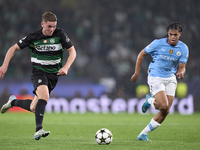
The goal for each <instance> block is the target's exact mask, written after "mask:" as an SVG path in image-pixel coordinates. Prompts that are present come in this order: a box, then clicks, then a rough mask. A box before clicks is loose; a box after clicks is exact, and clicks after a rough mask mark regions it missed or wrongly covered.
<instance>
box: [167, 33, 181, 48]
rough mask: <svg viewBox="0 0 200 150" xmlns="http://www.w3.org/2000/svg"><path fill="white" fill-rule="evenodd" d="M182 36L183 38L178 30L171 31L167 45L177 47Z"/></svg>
mask: <svg viewBox="0 0 200 150" xmlns="http://www.w3.org/2000/svg"><path fill="white" fill-rule="evenodd" d="M180 36H181V33H180V32H178V30H169V31H168V39H167V43H169V45H172V46H175V45H177V43H178V40H179V38H180Z"/></svg>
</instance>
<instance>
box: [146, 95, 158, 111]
mask: <svg viewBox="0 0 200 150" xmlns="http://www.w3.org/2000/svg"><path fill="white" fill-rule="evenodd" d="M147 101H148V103H149V104H151V106H152V107H153V108H154V109H156V108H155V106H154V104H153V102H154V101H155V98H154V97H151V98H149V99H148V100H147Z"/></svg>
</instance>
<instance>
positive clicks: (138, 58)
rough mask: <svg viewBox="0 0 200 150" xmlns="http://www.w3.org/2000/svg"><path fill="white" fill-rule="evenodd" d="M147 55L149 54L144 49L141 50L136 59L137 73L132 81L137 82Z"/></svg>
mask: <svg viewBox="0 0 200 150" xmlns="http://www.w3.org/2000/svg"><path fill="white" fill-rule="evenodd" d="M145 55H147V54H146V53H145V52H144V49H143V50H141V51H140V53H139V54H138V57H137V60H136V65H135V73H134V74H133V75H132V77H131V81H132V82H136V81H137V79H138V77H139V74H140V68H141V64H142V61H143V59H144V56H145Z"/></svg>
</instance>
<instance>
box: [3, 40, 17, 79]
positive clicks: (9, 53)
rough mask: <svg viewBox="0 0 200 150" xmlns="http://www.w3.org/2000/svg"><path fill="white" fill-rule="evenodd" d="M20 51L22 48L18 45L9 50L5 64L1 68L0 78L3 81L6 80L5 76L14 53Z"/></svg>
mask: <svg viewBox="0 0 200 150" xmlns="http://www.w3.org/2000/svg"><path fill="white" fill-rule="evenodd" d="M18 50H20V47H19V46H18V45H17V44H15V45H13V46H12V47H10V48H9V49H8V51H7V53H6V56H5V59H4V62H3V64H2V66H1V67H0V78H1V80H3V78H4V75H5V73H6V71H7V69H8V65H9V63H10V60H11V58H12V57H13V55H14V53H15V52H16V51H18Z"/></svg>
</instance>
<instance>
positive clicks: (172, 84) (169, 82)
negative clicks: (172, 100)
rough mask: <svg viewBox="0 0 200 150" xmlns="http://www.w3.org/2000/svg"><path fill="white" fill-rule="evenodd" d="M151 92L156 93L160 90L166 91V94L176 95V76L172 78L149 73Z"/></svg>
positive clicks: (148, 80)
mask: <svg viewBox="0 0 200 150" xmlns="http://www.w3.org/2000/svg"><path fill="white" fill-rule="evenodd" d="M147 82H148V84H149V89H150V93H151V94H152V95H155V94H156V93H158V92H160V91H165V93H166V95H170V96H175V92H176V87H177V80H176V76H175V75H174V76H172V77H170V78H161V77H152V76H150V75H148V79H147Z"/></svg>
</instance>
